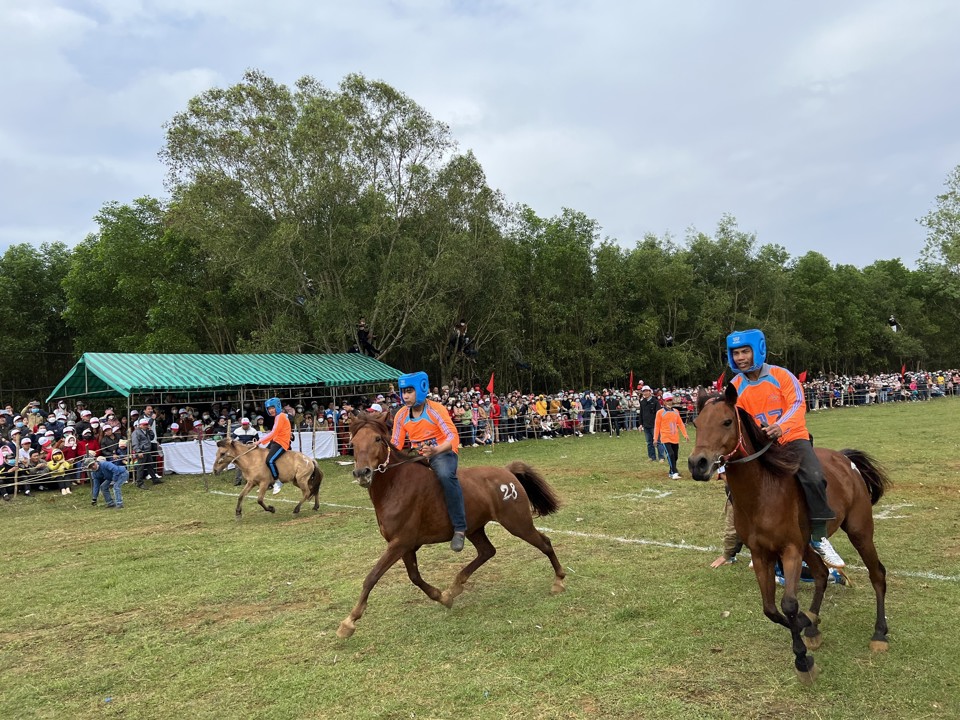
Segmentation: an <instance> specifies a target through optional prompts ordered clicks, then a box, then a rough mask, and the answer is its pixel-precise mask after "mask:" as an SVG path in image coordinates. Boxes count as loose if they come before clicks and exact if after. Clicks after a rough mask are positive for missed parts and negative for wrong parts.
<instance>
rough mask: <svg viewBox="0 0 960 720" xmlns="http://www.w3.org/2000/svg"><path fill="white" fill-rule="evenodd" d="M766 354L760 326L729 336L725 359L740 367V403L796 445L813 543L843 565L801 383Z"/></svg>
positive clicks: (773, 436)
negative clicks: (831, 532)
mask: <svg viewBox="0 0 960 720" xmlns="http://www.w3.org/2000/svg"><path fill="white" fill-rule="evenodd" d="M766 359H767V339H766V337H764V334H763V333H762V332H761V331H760V330H738V331H734V332H732V333H730V334H729V335H728V336H727V362H728V363H729V365H730V368H731V369H732V370H733V371H734V372H735V373H737V375H736V376H735V377H734V378H733V380H731V381H730V382H731V383H732V384H733V386H734V387H735V388H736V389H737V393H738V395H739V397H738V399H737V405H738V406H740V407H742V408H743V409H744V410H746V411H747V412H748V413H750V415H752V416H753V418H754V419H755V420H756V421H757V424H759V425H760V428H761V430H762V432H763V434H764V435H766V436H767V437H768V438H770V440H776V441H778V442H780V443H782V444H784V445H790V446H792V447H794V448H796V450H797V452H798V453H799V455H800V468H799V469H798V470H797V480H799V481H800V488H801V489H802V490H803V494H804V497H805V498H806V501H807V511H808V513H809V516H810V546H811V547H812V548H813V549H814V550H815V551H816V552H817V554H818V555H819V556H820V557H821V558H823V561H824V562H825V563H826V564H827V565H828V566H829V567H836V568H840V567H843V566H844V565H845V563H844V562H843V558H841V557H840V556H839V555H838V554H837V552H836V550H834V549H833V546H832V545H831V544H830V541H829V540H827V523H828V522H829V521H830V520H833V519H834V518H835V517H836V515H835V514H834V512H833V510H831V509H830V505H829V504H828V503H827V483H826V480H825V479H824V477H823V468H821V467H820V461H819V460H817V456H816V454H814V452H813V443H811V442H810V433H809V432H808V431H807V420H806V412H807V406H806V402H805V401H804V396H803V387H802V386H801V385H800V381H799V380H797V378H796V377H794V375H793V373H792V372H790V371H789V370H787V369H786V368H782V367H780V366H779V365H768V364H767V363H766Z"/></svg>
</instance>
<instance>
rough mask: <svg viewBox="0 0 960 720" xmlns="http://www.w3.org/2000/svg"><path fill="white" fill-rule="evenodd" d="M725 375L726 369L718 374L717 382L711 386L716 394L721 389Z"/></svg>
mask: <svg viewBox="0 0 960 720" xmlns="http://www.w3.org/2000/svg"><path fill="white" fill-rule="evenodd" d="M726 374H727V369H726V368H724V369H723V372H722V373H720V377H718V378H717V381H716V382H715V383H714V384H713V386H714V387H715V388H716V389H717V392H720V391H721V390H722V389H723V377H724V375H726Z"/></svg>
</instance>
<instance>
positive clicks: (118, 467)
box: [83, 458, 130, 510]
mask: <svg viewBox="0 0 960 720" xmlns="http://www.w3.org/2000/svg"><path fill="white" fill-rule="evenodd" d="M83 467H84V469H85V470H86V471H87V472H88V473H90V478H91V481H92V485H93V499H92V500H91V502H90V504H91V505H96V504H97V498H98V496H99V494H100V492H101V491H102V492H103V499H104V500H106V506H107V507H108V508H116V509H118V510H121V509H123V493H122V492H121V491H120V488H121V487H122V486H123V484H124V483H125V482H126V481H127V478H128V477H130V475H129V473H128V472H127V468H126V467H125V466H124V465H123V464H119V463H112V462H110V461H109V460H101V459H99V458H87V460H86V461H85V462H84V464H83Z"/></svg>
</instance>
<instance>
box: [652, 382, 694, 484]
mask: <svg viewBox="0 0 960 720" xmlns="http://www.w3.org/2000/svg"><path fill="white" fill-rule="evenodd" d="M681 433H683V437H684V439H686V440H689V439H690V437H689V436H688V435H687V428H686V426H684V424H683V420H682V419H681V418H680V413H679V412H677V409H676V408H675V407H673V393H670V392H666V393H664V394H663V407H662V408H660V410H658V411H657V420H656V423H655V424H654V427H653V439H654V441H655V442H658V443H662V444H663V446H664V447H665V448H666V450H667V461H668V463H669V472H668V475H667V476H668V477H669V478H670V479H671V480H679V479H680V473H679V472H677V455H678V453H679V451H680V434H681Z"/></svg>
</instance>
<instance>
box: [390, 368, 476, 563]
mask: <svg viewBox="0 0 960 720" xmlns="http://www.w3.org/2000/svg"><path fill="white" fill-rule="evenodd" d="M397 387H399V388H400V392H401V396H402V397H403V407H402V408H400V410H399V411H398V412H397V415H396V417H395V418H394V421H393V437H392V441H393V444H394V445H395V446H396V447H401V448H402V447H403V446H404V445H405V444H406V443H409V444H410V446H412V447H413V448H414V449H416V450H417V451H418V452H419V453H420V454H421V455H423V456H424V457H426V458H427V459H428V460H429V462H430V467H431V468H432V469H433V471H434V473H436V475H437V478H438V479H439V480H440V485H441V486H442V487H443V496H444V499H445V500H446V505H447V513H448V514H449V516H450V522H451V524H452V525H453V539H452V540H451V542H450V548H451V549H452V550H453V551H454V552H460V551H461V550H463V544H464V538H465V537H466V532H467V520H466V512H465V511H464V507H463V491H462V490H461V489H460V481H459V479H458V478H457V464H458V453H459V451H460V437H459V435H458V434H457V431H456V428H454V426H453V422H452V421H451V419H450V415H448V414H447V410H446V408H444V407H443V405H441V404H440V403H438V402H435V401H433V400H429V399H428V398H427V394H428V391H429V388H430V382H429V379H428V378H427V374H426V373H425V372H415V373H407V374H405V375H401V376H400V378H399V381H398V382H397Z"/></svg>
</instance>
